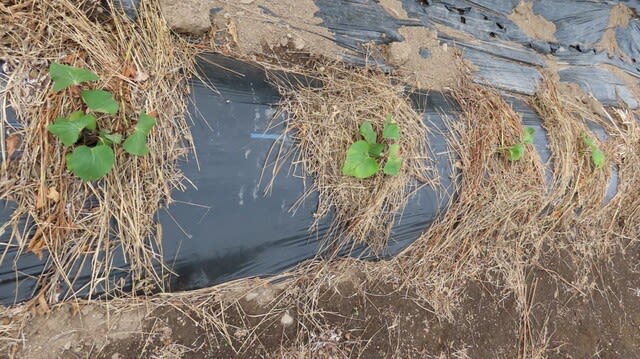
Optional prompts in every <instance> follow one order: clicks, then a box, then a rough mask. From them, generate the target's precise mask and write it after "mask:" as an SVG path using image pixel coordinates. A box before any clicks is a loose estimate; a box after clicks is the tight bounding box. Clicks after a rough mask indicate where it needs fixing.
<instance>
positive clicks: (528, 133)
mask: <svg viewBox="0 0 640 359" xmlns="http://www.w3.org/2000/svg"><path fill="white" fill-rule="evenodd" d="M534 133H536V129H535V128H533V127H527V128H525V129H524V135H523V136H522V143H524V144H525V145H530V144H532V143H533V134H534Z"/></svg>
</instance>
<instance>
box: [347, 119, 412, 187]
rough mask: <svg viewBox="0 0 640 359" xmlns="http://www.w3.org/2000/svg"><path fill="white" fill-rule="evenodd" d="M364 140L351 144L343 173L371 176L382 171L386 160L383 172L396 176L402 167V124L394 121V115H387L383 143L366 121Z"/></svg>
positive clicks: (363, 130)
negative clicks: (399, 142)
mask: <svg viewBox="0 0 640 359" xmlns="http://www.w3.org/2000/svg"><path fill="white" fill-rule="evenodd" d="M360 135H361V136H362V138H363V139H362V140H358V141H356V142H354V143H353V144H351V146H350V147H349V149H348V150H347V158H346V160H345V162H344V166H343V167H342V174H343V175H345V176H351V177H355V178H358V179H365V178H369V177H371V176H373V175H375V174H376V173H378V172H379V171H380V166H381V164H382V162H383V161H384V167H383V169H382V171H383V173H384V174H386V175H388V176H396V175H397V174H398V173H399V172H400V169H401V167H402V158H401V157H400V145H399V144H398V143H396V142H397V141H399V140H400V126H398V124H397V123H395V122H394V121H393V115H392V114H390V113H389V114H387V115H386V116H385V121H384V127H383V129H382V138H383V139H384V142H383V143H378V142H377V139H378V135H377V134H376V132H375V130H374V128H373V125H372V124H371V122H369V121H365V122H363V123H362V124H361V125H360Z"/></svg>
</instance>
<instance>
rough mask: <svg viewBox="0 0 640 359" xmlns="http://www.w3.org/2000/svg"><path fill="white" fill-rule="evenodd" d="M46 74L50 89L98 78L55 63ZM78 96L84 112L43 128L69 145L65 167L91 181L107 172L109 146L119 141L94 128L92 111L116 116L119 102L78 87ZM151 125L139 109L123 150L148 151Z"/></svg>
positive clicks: (112, 160)
mask: <svg viewBox="0 0 640 359" xmlns="http://www.w3.org/2000/svg"><path fill="white" fill-rule="evenodd" d="M49 75H50V76H51V79H52V80H53V91H54V92H59V91H62V90H65V89H67V88H69V87H72V86H80V85H83V84H85V83H87V82H92V81H97V80H99V77H98V75H96V74H95V73H93V72H92V71H90V70H87V69H82V68H77V67H73V66H68V65H63V64H59V63H56V62H54V63H52V64H51V66H50V67H49ZM80 97H81V98H82V102H83V103H84V104H85V106H86V110H85V111H75V112H73V113H71V114H70V115H68V116H67V117H63V116H60V117H58V118H57V119H56V121H55V122H54V123H52V124H49V126H48V127H47V129H48V130H49V132H50V133H51V134H52V135H54V136H56V137H57V138H58V139H59V140H60V141H61V142H62V144H63V145H64V146H65V147H68V148H71V147H73V149H72V151H71V153H68V154H67V155H66V165H67V169H68V170H69V171H71V172H72V173H73V174H75V175H76V176H78V177H79V178H80V179H82V180H83V181H95V180H98V179H100V178H102V177H104V176H105V175H106V174H107V173H109V172H110V171H111V169H112V168H113V165H114V163H115V152H114V151H113V146H115V145H119V144H120V142H122V135H120V134H118V133H111V132H110V131H109V130H107V129H100V128H98V125H97V118H96V116H95V114H102V116H109V115H117V114H118V111H119V104H118V102H117V101H116V100H115V99H114V97H113V94H112V93H111V92H109V91H104V90H94V89H81V91H80ZM155 124H156V121H155V119H154V118H153V117H151V116H149V115H148V114H146V113H144V112H141V113H140V115H139V117H138V123H137V124H136V126H135V128H134V130H133V133H131V134H130V135H129V136H128V137H127V139H126V140H125V142H124V144H123V149H124V150H125V151H126V152H127V153H129V154H132V155H136V156H144V155H146V154H147V153H148V152H149V150H148V148H147V137H148V135H149V132H150V131H151V129H152V128H153V126H154V125H155Z"/></svg>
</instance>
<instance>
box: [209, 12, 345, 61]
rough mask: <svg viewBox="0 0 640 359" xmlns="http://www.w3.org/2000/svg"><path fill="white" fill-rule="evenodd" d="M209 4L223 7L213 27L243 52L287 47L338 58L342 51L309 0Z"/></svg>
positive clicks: (247, 53) (253, 52) (257, 51)
mask: <svg viewBox="0 0 640 359" xmlns="http://www.w3.org/2000/svg"><path fill="white" fill-rule="evenodd" d="M209 4H210V7H215V8H221V9H222V10H221V11H219V12H218V13H217V14H216V15H214V16H213V24H214V27H215V28H216V30H217V31H218V32H223V33H225V35H227V36H228V37H230V39H228V40H231V42H232V43H234V44H235V46H237V48H238V49H239V50H240V52H241V53H243V54H246V55H252V54H260V53H263V52H265V51H268V52H270V51H273V50H274V49H277V48H289V49H291V50H294V51H298V52H311V53H314V54H317V55H322V56H325V57H326V58H329V59H337V57H338V55H340V54H342V53H344V52H345V50H344V49H343V48H341V47H339V46H338V45H337V44H336V43H335V42H334V41H333V40H331V39H333V34H331V33H330V32H329V30H328V29H327V28H325V27H322V26H319V24H320V23H321V22H322V20H321V19H320V18H317V17H315V16H314V14H315V13H316V12H317V11H318V8H317V7H316V5H315V4H314V3H313V1H312V0H300V1H268V0H254V1H228V0H209ZM265 9H268V11H266V10H265Z"/></svg>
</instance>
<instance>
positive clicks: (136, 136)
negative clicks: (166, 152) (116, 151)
mask: <svg viewBox="0 0 640 359" xmlns="http://www.w3.org/2000/svg"><path fill="white" fill-rule="evenodd" d="M155 124H156V120H155V119H154V118H153V117H151V116H149V115H148V114H146V113H144V112H141V113H140V117H139V118H138V123H137V124H136V127H135V129H134V130H133V133H132V134H131V135H129V137H127V139H126V140H125V141H124V143H123V144H122V147H123V148H124V150H125V151H127V152H128V153H130V154H132V155H136V156H144V155H146V154H147V153H149V148H147V136H148V135H149V132H151V129H152V128H153V126H155Z"/></svg>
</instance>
